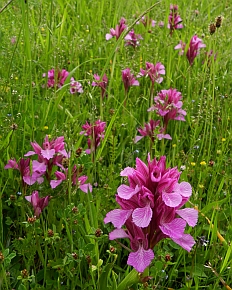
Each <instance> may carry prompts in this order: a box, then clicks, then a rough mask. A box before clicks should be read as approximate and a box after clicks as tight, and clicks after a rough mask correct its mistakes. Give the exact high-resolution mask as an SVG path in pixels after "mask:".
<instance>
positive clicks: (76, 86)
mask: <svg viewBox="0 0 232 290" xmlns="http://www.w3.org/2000/svg"><path fill="white" fill-rule="evenodd" d="M71 79H72V80H71V83H70V93H71V94H76V93H79V94H81V93H83V88H82V85H81V84H80V83H79V82H77V81H75V80H74V79H73V78H71Z"/></svg>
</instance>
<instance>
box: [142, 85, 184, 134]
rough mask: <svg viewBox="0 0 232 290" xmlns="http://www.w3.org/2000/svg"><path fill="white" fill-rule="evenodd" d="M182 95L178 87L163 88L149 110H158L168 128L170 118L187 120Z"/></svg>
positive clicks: (165, 126)
mask: <svg viewBox="0 0 232 290" xmlns="http://www.w3.org/2000/svg"><path fill="white" fill-rule="evenodd" d="M181 99H182V95H181V93H180V92H178V91H177V90H176V89H172V88H171V89H169V90H161V91H160V92H159V93H158V95H157V96H156V97H155V98H154V102H155V103H154V105H153V106H152V107H151V108H149V109H148V111H156V113H157V114H158V115H160V116H161V117H163V119H164V128H165V130H166V129H167V125H168V122H169V120H179V121H185V118H184V117H185V115H186V111H184V110H183V109H182V105H183V103H182V101H181Z"/></svg>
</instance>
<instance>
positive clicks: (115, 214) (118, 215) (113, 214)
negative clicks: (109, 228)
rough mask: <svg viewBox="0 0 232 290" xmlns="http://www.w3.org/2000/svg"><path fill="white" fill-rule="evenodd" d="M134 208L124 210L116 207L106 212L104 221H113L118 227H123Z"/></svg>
mask: <svg viewBox="0 0 232 290" xmlns="http://www.w3.org/2000/svg"><path fill="white" fill-rule="evenodd" d="M132 211H133V210H132V209H130V210H123V209H114V210H112V211H110V212H108V213H107V214H106V217H105V218H104V223H105V224H107V223H109V222H111V223H112V224H113V225H114V226H115V227H116V228H121V227H122V226H123V225H124V224H125V222H126V221H127V219H128V218H129V217H130V216H131V213H132Z"/></svg>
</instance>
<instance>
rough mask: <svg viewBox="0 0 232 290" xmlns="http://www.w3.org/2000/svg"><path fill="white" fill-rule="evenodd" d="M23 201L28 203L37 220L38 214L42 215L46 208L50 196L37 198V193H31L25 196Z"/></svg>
mask: <svg viewBox="0 0 232 290" xmlns="http://www.w3.org/2000/svg"><path fill="white" fill-rule="evenodd" d="M25 199H26V200H27V201H29V202H30V203H31V204H32V206H33V209H34V215H35V216H36V217H37V218H39V216H40V214H41V213H42V211H43V209H44V208H45V207H46V206H48V202H49V199H50V196H49V195H48V196H46V197H42V198H40V197H39V193H38V191H33V192H32V195H29V196H25Z"/></svg>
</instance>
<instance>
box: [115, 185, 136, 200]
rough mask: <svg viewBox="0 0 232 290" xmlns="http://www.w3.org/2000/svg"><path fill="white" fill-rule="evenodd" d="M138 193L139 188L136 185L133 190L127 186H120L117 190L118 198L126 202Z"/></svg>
mask: <svg viewBox="0 0 232 290" xmlns="http://www.w3.org/2000/svg"><path fill="white" fill-rule="evenodd" d="M139 191H140V188H139V186H138V185H136V187H135V188H131V187H130V186H128V185H125V184H122V185H120V186H119V187H118V189H117V193H118V195H119V197H121V198H123V199H127V200H128V199H130V198H131V197H132V196H133V195H135V194H136V193H138V192H139Z"/></svg>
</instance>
